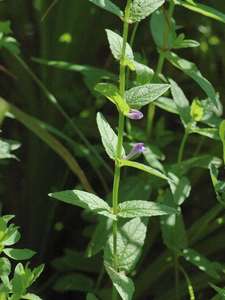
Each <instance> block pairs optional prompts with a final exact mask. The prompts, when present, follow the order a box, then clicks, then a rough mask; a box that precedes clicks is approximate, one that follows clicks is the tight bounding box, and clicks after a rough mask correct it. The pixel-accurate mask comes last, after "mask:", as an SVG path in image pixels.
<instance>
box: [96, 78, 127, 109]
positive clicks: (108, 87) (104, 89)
mask: <svg viewBox="0 0 225 300" xmlns="http://www.w3.org/2000/svg"><path fill="white" fill-rule="evenodd" d="M95 90H96V91H97V92H99V93H100V94H102V95H103V96H105V97H106V98H107V99H109V100H110V101H111V102H112V103H114V104H115V105H116V106H117V108H118V110H119V111H120V112H122V113H123V114H124V115H126V114H128V113H129V111H130V107H129V105H128V104H127V103H126V101H125V100H124V99H123V98H122V97H121V96H120V93H119V90H118V88H117V87H116V86H115V85H114V84H111V83H98V84H97V85H96V86H95Z"/></svg>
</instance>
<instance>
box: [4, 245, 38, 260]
mask: <svg viewBox="0 0 225 300" xmlns="http://www.w3.org/2000/svg"><path fill="white" fill-rule="evenodd" d="M3 252H4V253H5V254H6V255H7V256H8V257H10V258H12V259H15V260H27V259H30V258H31V257H32V256H34V254H36V252H34V251H33V250H30V249H13V248H6V249H4V250H3Z"/></svg>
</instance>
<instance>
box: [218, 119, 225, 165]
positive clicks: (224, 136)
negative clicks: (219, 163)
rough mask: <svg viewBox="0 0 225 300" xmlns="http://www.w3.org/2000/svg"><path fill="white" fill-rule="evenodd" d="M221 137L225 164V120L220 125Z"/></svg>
mask: <svg viewBox="0 0 225 300" xmlns="http://www.w3.org/2000/svg"><path fill="white" fill-rule="evenodd" d="M219 136H220V139H221V142H222V144H223V161H224V164H225V120H223V121H222V122H221V123H220V127H219Z"/></svg>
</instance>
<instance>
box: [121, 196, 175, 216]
mask: <svg viewBox="0 0 225 300" xmlns="http://www.w3.org/2000/svg"><path fill="white" fill-rule="evenodd" d="M171 213H176V210H175V209H174V208H171V207H169V206H167V205H163V204H160V203H155V202H150V201H143V200H132V201H126V202H122V203H120V204H119V212H118V216H119V217H121V218H136V217H153V216H162V215H167V214H171Z"/></svg>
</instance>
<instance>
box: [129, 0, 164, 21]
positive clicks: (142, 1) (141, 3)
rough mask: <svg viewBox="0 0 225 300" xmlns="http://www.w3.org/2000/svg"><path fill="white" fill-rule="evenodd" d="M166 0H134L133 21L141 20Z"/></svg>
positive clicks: (132, 8)
mask: <svg viewBox="0 0 225 300" xmlns="http://www.w3.org/2000/svg"><path fill="white" fill-rule="evenodd" d="M164 2H165V0H134V1H133V3H132V6H131V14H130V20H131V22H134V23H135V22H140V21H141V20H143V19H145V18H146V17H148V16H149V15H150V14H152V13H153V12H154V11H155V10H157V9H158V8H159V7H160V6H162V5H163V4H164Z"/></svg>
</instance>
